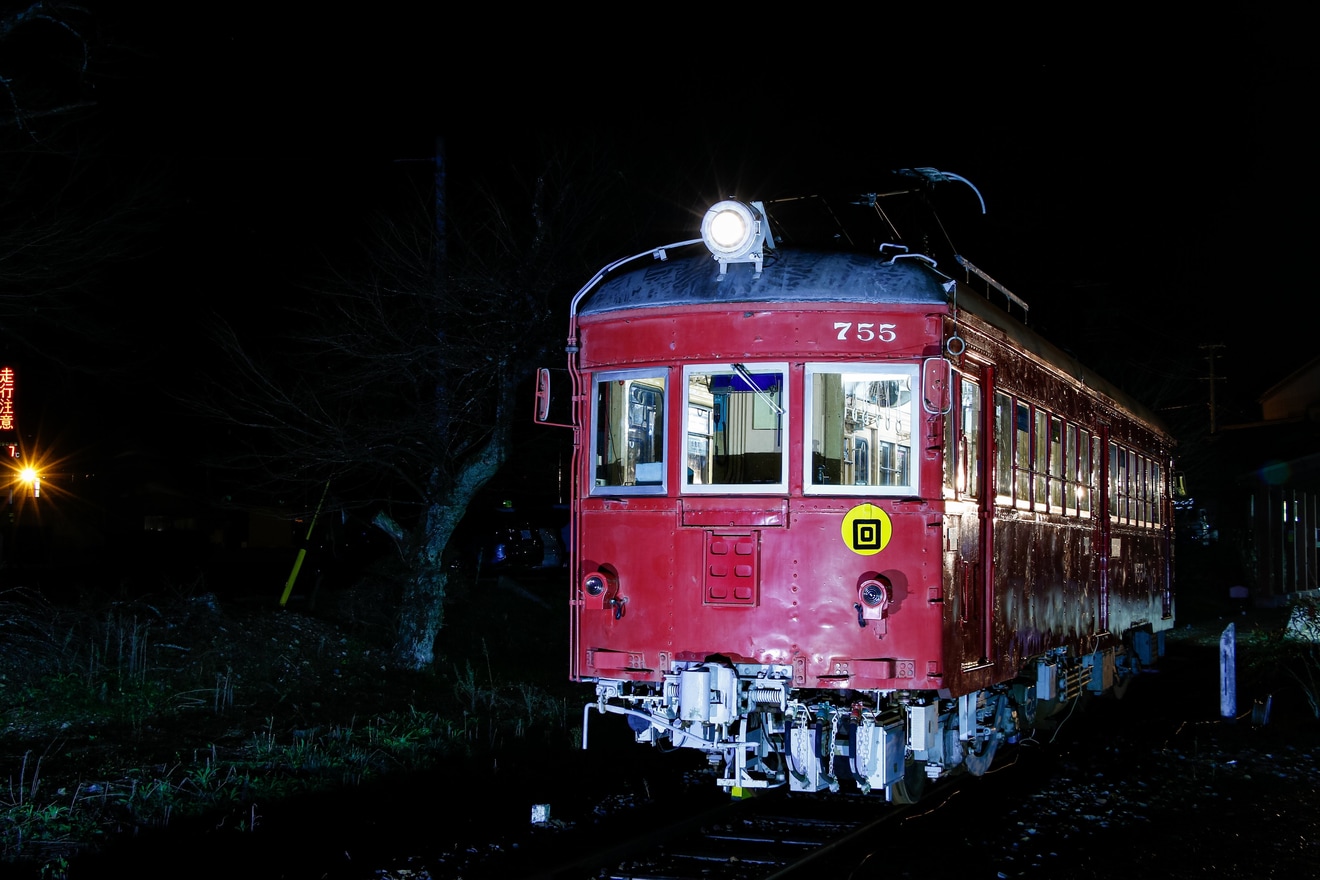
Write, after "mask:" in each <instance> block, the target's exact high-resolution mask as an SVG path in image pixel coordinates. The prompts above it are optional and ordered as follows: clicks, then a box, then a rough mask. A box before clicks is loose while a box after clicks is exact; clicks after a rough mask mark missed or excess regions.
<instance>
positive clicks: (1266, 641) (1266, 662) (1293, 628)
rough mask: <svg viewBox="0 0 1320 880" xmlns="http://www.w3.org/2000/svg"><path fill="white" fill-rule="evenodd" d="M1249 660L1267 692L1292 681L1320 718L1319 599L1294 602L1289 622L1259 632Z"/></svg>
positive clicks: (1253, 672) (1252, 671) (1319, 718)
mask: <svg viewBox="0 0 1320 880" xmlns="http://www.w3.org/2000/svg"><path fill="white" fill-rule="evenodd" d="M1250 659H1251V664H1250V672H1251V674H1252V675H1253V676H1254V677H1255V678H1256V679H1257V680H1259V681H1260V682H1262V684H1263V686H1264V687H1265V688H1266V692H1272V691H1274V690H1275V689H1277V688H1278V687H1280V686H1283V685H1286V684H1289V683H1291V684H1292V685H1294V686H1296V687H1298V688H1299V689H1300V690H1301V692H1302V694H1303V696H1304V697H1305V699H1306V703H1307V705H1308V706H1309V708H1310V711H1311V715H1312V716H1313V717H1314V718H1316V719H1317V720H1320V599H1316V598H1314V597H1307V598H1303V599H1299V600H1297V601H1296V602H1294V603H1293V605H1292V607H1291V613H1290V614H1289V616H1288V621H1287V623H1286V624H1284V625H1282V626H1278V627H1275V628H1273V629H1270V630H1268V631H1265V632H1263V633H1261V634H1260V635H1259V638H1258V639H1257V640H1256V641H1255V642H1254V643H1253V648H1252V653H1251V654H1250Z"/></svg>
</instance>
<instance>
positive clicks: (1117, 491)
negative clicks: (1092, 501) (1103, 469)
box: [1109, 443, 1130, 523]
mask: <svg viewBox="0 0 1320 880" xmlns="http://www.w3.org/2000/svg"><path fill="white" fill-rule="evenodd" d="M1128 491H1129V480H1128V456H1127V450H1126V449H1124V448H1122V447H1121V446H1117V445H1115V444H1113V443H1111V444H1110V445H1109V518H1110V519H1112V520H1114V521H1115V522H1120V523H1123V522H1127V521H1128V517H1129V516H1130V512H1129V510H1128Z"/></svg>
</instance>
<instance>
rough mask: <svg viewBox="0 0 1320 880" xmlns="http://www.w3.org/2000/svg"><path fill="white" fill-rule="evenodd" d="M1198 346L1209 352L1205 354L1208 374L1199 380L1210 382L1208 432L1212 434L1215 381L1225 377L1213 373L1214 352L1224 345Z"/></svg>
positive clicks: (1213, 427) (1205, 344)
mask: <svg viewBox="0 0 1320 880" xmlns="http://www.w3.org/2000/svg"><path fill="white" fill-rule="evenodd" d="M1198 347H1199V348H1200V349H1201V351H1208V352H1210V353H1209V354H1208V355H1206V360H1208V361H1209V362H1210V375H1209V376H1206V377H1205V378H1203V379H1202V380H1201V381H1202V382H1209V383H1210V434H1211V435H1213V434H1214V433H1215V430H1216V429H1217V427H1218V424H1217V422H1216V416H1215V383H1217V382H1219V380H1221V379H1224V378H1227V377H1225V376H1216V375H1215V352H1216V351H1217V350H1218V349H1221V348H1223V347H1224V346H1222V345H1219V344H1216V343H1204V344H1202V345H1200V346H1198Z"/></svg>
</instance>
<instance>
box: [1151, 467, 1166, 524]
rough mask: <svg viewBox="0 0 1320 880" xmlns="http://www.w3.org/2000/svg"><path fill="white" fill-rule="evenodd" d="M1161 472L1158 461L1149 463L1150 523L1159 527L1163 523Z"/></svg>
mask: <svg viewBox="0 0 1320 880" xmlns="http://www.w3.org/2000/svg"><path fill="white" fill-rule="evenodd" d="M1163 476H1164V475H1163V472H1162V470H1161V468H1160V463H1159V462H1158V461H1152V462H1151V463H1150V523H1151V525H1153V526H1159V525H1161V524H1163V521H1164V483H1163V481H1162V478H1163Z"/></svg>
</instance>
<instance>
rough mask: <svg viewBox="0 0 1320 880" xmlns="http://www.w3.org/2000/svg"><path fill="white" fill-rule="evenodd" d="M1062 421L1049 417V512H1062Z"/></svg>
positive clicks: (1055, 417)
mask: <svg viewBox="0 0 1320 880" xmlns="http://www.w3.org/2000/svg"><path fill="white" fill-rule="evenodd" d="M1063 462H1064V442H1063V421H1062V420H1061V419H1059V418H1058V417H1057V416H1050V461H1049V471H1050V510H1052V511H1054V512H1055V513H1062V512H1063Z"/></svg>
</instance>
